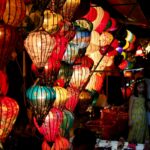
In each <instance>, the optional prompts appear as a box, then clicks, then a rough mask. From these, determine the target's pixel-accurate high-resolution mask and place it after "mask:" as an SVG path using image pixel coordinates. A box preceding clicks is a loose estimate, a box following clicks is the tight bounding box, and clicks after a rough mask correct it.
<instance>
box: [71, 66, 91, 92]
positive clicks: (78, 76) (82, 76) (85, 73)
mask: <svg viewBox="0 0 150 150" xmlns="http://www.w3.org/2000/svg"><path fill="white" fill-rule="evenodd" d="M89 75H90V70H89V68H88V67H82V66H75V67H74V70H73V74H72V77H71V80H70V82H69V85H70V87H73V88H78V89H81V88H82V87H83V86H84V84H85V83H86V82H87V79H88V77H89Z"/></svg>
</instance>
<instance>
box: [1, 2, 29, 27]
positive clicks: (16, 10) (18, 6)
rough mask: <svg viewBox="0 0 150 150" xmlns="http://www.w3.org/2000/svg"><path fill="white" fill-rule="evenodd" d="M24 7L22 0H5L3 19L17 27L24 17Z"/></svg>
mask: <svg viewBox="0 0 150 150" xmlns="http://www.w3.org/2000/svg"><path fill="white" fill-rule="evenodd" d="M25 14H26V7H25V3H24V0H11V1H10V0H6V8H5V11H4V14H3V20H4V22H5V23H6V24H8V25H11V26H15V27H17V26H18V25H20V23H21V22H22V21H23V19H24V18H25Z"/></svg>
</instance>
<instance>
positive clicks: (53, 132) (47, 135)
mask: <svg viewBox="0 0 150 150" xmlns="http://www.w3.org/2000/svg"><path fill="white" fill-rule="evenodd" d="M62 118H63V113H62V111H60V110H59V109H57V108H52V109H50V111H49V113H48V115H47V116H46V118H45V121H44V122H43V124H42V125H41V126H39V125H38V123H37V121H36V119H35V118H34V124H35V126H36V128H37V129H38V131H39V132H40V133H41V134H42V135H43V136H44V139H45V140H46V141H48V142H54V141H55V139H56V137H57V135H58V134H59V128H60V125H61V123H62Z"/></svg>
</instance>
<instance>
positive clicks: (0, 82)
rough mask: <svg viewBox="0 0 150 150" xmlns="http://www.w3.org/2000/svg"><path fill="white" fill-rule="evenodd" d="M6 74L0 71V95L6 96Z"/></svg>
mask: <svg viewBox="0 0 150 150" xmlns="http://www.w3.org/2000/svg"><path fill="white" fill-rule="evenodd" d="M7 80H8V79H7V74H6V73H5V72H4V71H1V70H0V95H6V94H7V91H8V81H7Z"/></svg>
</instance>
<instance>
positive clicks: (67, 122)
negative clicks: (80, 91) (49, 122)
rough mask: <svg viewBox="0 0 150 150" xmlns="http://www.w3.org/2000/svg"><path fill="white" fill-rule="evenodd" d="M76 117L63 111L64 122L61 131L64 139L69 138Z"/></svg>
mask: <svg viewBox="0 0 150 150" xmlns="http://www.w3.org/2000/svg"><path fill="white" fill-rule="evenodd" d="M73 122H74V116H73V114H72V112H70V111H68V110H66V109H64V110H63V120H62V123H61V127H60V128H61V131H60V134H61V136H63V137H66V138H69V131H70V129H71V128H72V127H73Z"/></svg>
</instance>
